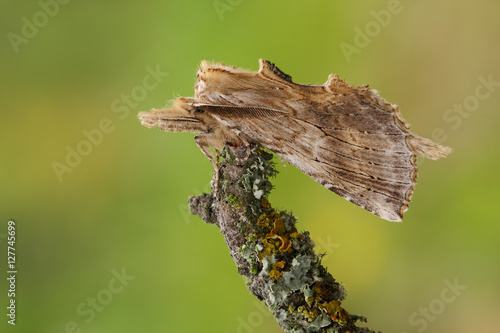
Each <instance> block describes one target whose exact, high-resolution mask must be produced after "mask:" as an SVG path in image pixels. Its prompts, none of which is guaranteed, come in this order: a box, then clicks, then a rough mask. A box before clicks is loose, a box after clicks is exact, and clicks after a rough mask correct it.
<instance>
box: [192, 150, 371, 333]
mask: <svg viewBox="0 0 500 333" xmlns="http://www.w3.org/2000/svg"><path fill="white" fill-rule="evenodd" d="M222 156H223V157H224V161H223V162H221V164H220V174H219V190H218V194H217V196H214V195H213V194H203V195H201V196H198V197H190V198H189V206H190V209H191V212H192V213H193V214H196V215H198V216H200V217H201V218H202V219H203V220H204V221H205V222H207V223H211V224H215V225H217V226H218V227H219V228H220V229H221V232H222V234H223V235H224V239H225V241H226V244H227V245H228V247H229V250H230V253H231V255H232V257H233V259H234V261H235V262H236V265H237V266H238V272H239V273H240V274H241V275H243V276H245V277H246V278H247V281H248V283H247V284H248V289H249V290H250V291H251V292H252V293H253V294H254V295H255V296H256V297H258V298H259V299H261V300H264V302H265V304H266V306H267V307H268V308H269V309H270V310H271V311H272V312H273V315H274V317H275V318H276V320H277V321H278V323H279V325H280V327H281V328H283V330H285V331H286V332H297V333H299V332H300V333H306V332H307V333H309V332H331V333H333V332H339V333H341V332H365V333H368V332H373V331H371V330H369V329H367V328H363V327H358V326H356V322H357V321H366V320H365V318H363V317H361V316H357V315H351V314H349V313H348V312H347V311H346V310H345V309H344V308H342V306H341V302H342V300H343V299H344V298H345V295H346V292H345V289H344V288H343V286H342V285H341V284H339V283H338V282H336V281H335V279H334V278H333V277H332V275H331V274H330V273H328V272H327V270H326V268H325V267H323V266H322V265H321V258H322V256H321V255H317V254H315V253H314V250H313V248H314V242H313V241H312V240H311V239H310V237H309V233H308V232H298V231H297V229H296V227H295V224H296V219H295V217H293V216H292V214H291V213H287V212H282V211H277V210H275V209H273V208H272V206H271V204H270V203H269V201H268V200H267V198H268V196H269V194H270V192H271V190H272V184H271V182H270V180H269V178H270V177H272V176H274V175H276V170H275V169H274V166H273V163H272V157H273V156H272V154H270V153H268V152H266V151H265V150H263V149H262V148H261V147H259V146H252V147H251V148H250V151H248V148H245V147H243V148H234V147H229V146H227V147H225V149H224V152H223V154H222Z"/></svg>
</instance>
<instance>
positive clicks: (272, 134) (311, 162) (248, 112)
mask: <svg viewBox="0 0 500 333" xmlns="http://www.w3.org/2000/svg"><path fill="white" fill-rule="evenodd" d="M203 109H205V110H206V111H207V112H209V113H210V114H211V115H212V116H213V117H214V118H215V119H217V120H218V121H220V122H221V123H222V124H224V125H225V126H227V127H228V128H230V129H236V130H238V131H239V132H241V133H243V134H244V135H245V136H246V137H248V138H249V139H250V140H253V141H255V142H258V143H259V144H261V145H262V146H264V147H266V148H267V149H269V150H272V151H274V152H275V153H276V154H277V155H279V156H280V158H282V159H283V160H285V161H287V162H288V163H290V164H293V165H294V166H296V167H297V168H298V169H300V170H301V171H303V172H304V173H306V174H307V175H309V176H310V177H311V178H313V179H314V180H316V181H317V182H318V183H320V184H321V185H323V186H324V187H326V188H328V189H329V190H331V191H333V192H335V193H337V194H339V195H340V196H342V197H344V198H345V199H347V200H349V201H351V202H353V203H354V204H356V205H358V206H361V207H363V208H364V209H366V210H368V211H370V212H372V213H374V214H376V215H378V216H380V217H382V218H384V219H387V220H390V221H401V219H402V216H403V213H404V211H406V209H407V207H408V203H409V201H410V199H411V194H412V192H413V187H414V185H415V177H416V176H415V172H416V168H415V166H414V159H415V157H414V154H413V152H411V151H410V150H409V149H408V147H407V145H406V143H405V133H404V132H403V131H401V130H399V133H397V130H396V129H395V130H394V133H390V134H384V133H378V132H375V133H370V132H365V131H362V129H361V128H359V129H350V128H346V127H345V125H344V124H343V122H342V121H341V119H342V118H343V117H344V116H346V115H343V116H334V115H332V116H330V117H329V119H328V120H323V121H321V123H322V124H328V126H327V127H328V128H325V127H322V126H319V125H318V124H316V123H313V122H308V121H305V120H301V119H296V118H294V117H291V116H289V115H288V114H287V113H286V112H283V111H279V110H272V109H266V108H246V107H234V106H223V105H218V106H214V105H212V106H203ZM372 128H373V127H372ZM387 147H389V148H390V149H387ZM414 170H415V172H414Z"/></svg>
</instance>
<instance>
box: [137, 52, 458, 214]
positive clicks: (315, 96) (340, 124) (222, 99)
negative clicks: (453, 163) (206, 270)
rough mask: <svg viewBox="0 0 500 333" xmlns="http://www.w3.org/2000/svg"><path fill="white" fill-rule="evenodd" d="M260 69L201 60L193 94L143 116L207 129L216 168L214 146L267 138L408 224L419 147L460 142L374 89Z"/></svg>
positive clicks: (345, 191)
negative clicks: (411, 119)
mask: <svg viewBox="0 0 500 333" xmlns="http://www.w3.org/2000/svg"><path fill="white" fill-rule="evenodd" d="M259 64H260V68H259V71H258V72H250V71H247V70H244V69H241V68H237V67H233V66H226V65H224V64H211V63H209V62H207V61H203V62H202V63H201V66H200V69H199V70H198V73H197V75H196V77H197V82H196V85H195V89H194V90H195V94H194V97H179V98H178V99H177V100H176V101H175V102H174V104H173V106H172V107H171V108H168V109H153V110H151V112H141V113H139V118H140V120H141V122H142V124H143V125H144V126H147V127H154V126H158V127H159V128H160V129H164V130H167V131H173V132H200V133H201V134H198V135H196V136H195V141H196V144H197V145H198V147H199V148H200V149H201V151H202V152H203V153H204V154H205V155H206V156H207V157H208V158H209V159H210V161H211V162H212V164H213V165H214V168H215V170H216V171H217V162H216V161H215V159H216V158H215V156H214V154H213V153H212V151H211V150H210V149H209V147H211V148H213V149H214V150H215V151H216V153H217V157H218V150H219V149H221V148H222V147H223V146H224V145H226V144H230V145H249V144H250V143H258V144H260V145H262V146H263V147H265V148H267V149H269V150H271V151H273V152H274V153H276V154H277V155H278V156H279V157H280V158H281V159H282V160H284V161H286V162H288V163H290V164H293V165H294V166H296V167H297V168H298V169H300V170H301V171H303V172H304V173H305V174H307V175H309V176H310V177H311V178H313V179H314V180H316V181H317V182H318V183H320V184H321V185H323V186H324V187H326V188H327V189H329V190H331V191H333V192H335V193H337V194H338V195H340V196H342V197H344V198H345V199H347V200H349V201H351V202H353V203H354V204H356V205H358V206H361V207H362V208H364V209H366V210H368V211H370V212H372V213H374V214H376V215H378V216H380V217H381V218H383V219H386V220H389V221H401V220H402V218H403V214H404V212H405V211H406V210H407V209H408V205H409V203H410V200H411V197H412V194H413V189H414V186H415V184H416V179H417V164H416V154H420V155H422V156H424V157H426V158H430V159H438V158H440V157H445V156H446V155H447V154H448V153H449V152H450V151H451V149H450V148H448V147H443V146H440V145H438V144H437V143H434V142H433V141H431V140H429V139H425V138H422V137H420V136H418V135H416V134H414V133H412V132H410V130H409V125H408V124H407V123H406V121H405V120H404V119H403V117H402V116H401V114H400V112H399V107H398V106H397V105H395V104H390V103H388V102H387V101H386V100H384V99H383V98H382V97H380V96H379V95H378V93H377V91H375V90H373V89H370V88H369V87H368V86H362V87H358V86H351V85H349V84H347V83H346V82H345V81H344V80H342V79H340V78H339V77H338V76H337V75H330V76H329V77H328V80H327V81H326V83H325V84H319V85H306V84H297V83H294V82H292V79H291V77H290V76H289V75H287V74H285V73H283V72H282V71H281V70H279V69H278V68H277V67H276V66H275V65H274V64H272V63H270V62H269V61H266V60H262V59H261V60H260V61H259Z"/></svg>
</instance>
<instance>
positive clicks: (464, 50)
mask: <svg viewBox="0 0 500 333" xmlns="http://www.w3.org/2000/svg"><path fill="white" fill-rule="evenodd" d="M42 3H52V4H53V1H52V2H51V1H48V0H47V1H46V2H42ZM224 4H225V7H220V8H219V9H216V7H215V5H218V6H223V5H224ZM393 6H395V7H393ZM50 8H51V10H52V11H53V17H50V16H48V15H46V14H45V17H46V18H47V20H45V21H44V14H43V12H42V14H40V12H41V11H42V7H41V6H40V4H39V3H37V2H36V1H22V2H21V1H12V0H9V1H2V2H1V3H0V22H1V23H0V37H1V42H0V106H1V112H2V113H1V119H0V136H1V141H0V160H1V163H0V248H1V253H2V254H1V255H0V268H1V276H2V279H1V281H0V295H1V296H0V300H1V303H0V304H1V307H0V308H1V309H3V310H1V311H0V312H1V316H0V318H1V323H0V330H1V331H2V332H15V331H17V332H43V333H49V332H52V333H59V332H72V331H75V332H77V331H78V330H81V332H89V333H90V332H228V333H229V332H245V333H248V332H280V328H279V327H278V325H277V324H276V323H275V321H274V319H273V318H272V317H271V316H269V315H268V313H267V312H266V309H265V308H264V307H263V306H262V305H257V303H256V301H255V299H254V297H253V296H252V295H251V294H250V293H249V292H248V291H247V290H246V287H245V285H244V281H243V280H242V279H241V277H239V275H238V274H237V271H236V267H235V264H234V263H233V261H232V259H231V258H230V256H229V252H228V249H227V248H226V245H225V243H224V240H223V238H222V236H221V235H220V233H219V231H218V229H217V228H215V227H213V226H210V225H205V224H204V223H203V222H202V221H201V220H200V219H199V218H197V217H194V216H190V215H189V213H188V211H187V205H186V201H187V198H188V196H189V195H196V194H200V193H202V192H203V191H206V190H207V188H208V184H209V181H210V179H211V172H212V167H211V165H210V163H209V161H208V160H207V159H206V158H205V157H204V156H203V154H202V153H201V152H200V151H199V150H198V148H197V147H196V145H195V143H194V141H193V135H192V134H189V133H188V134H180V133H164V132H161V131H159V130H157V129H146V128H144V127H142V126H141V125H140V123H139V121H138V120H137V117H136V114H137V113H138V112H139V111H143V110H149V109H150V108H153V107H163V106H165V105H168V103H169V101H170V100H172V99H173V98H175V97H177V96H192V95H193V87H194V82H195V73H196V69H197V66H198V64H199V63H200V61H201V60H203V59H207V60H212V61H221V62H224V63H226V64H230V65H236V66H238V67H243V68H247V69H251V70H257V69H258V59H259V58H264V59H269V60H271V61H272V62H275V63H276V64H277V65H278V66H279V67H280V68H281V69H282V70H283V71H284V72H285V73H287V74H290V75H292V77H293V79H294V81H295V82H300V83H323V82H325V81H326V79H327V76H328V74H330V73H337V74H338V75H339V76H340V77H342V78H344V79H346V80H347V81H348V82H350V83H352V84H356V85H361V84H366V83H369V84H370V86H371V87H372V88H375V89H377V90H379V91H380V92H381V95H382V96H383V97H384V98H386V99H387V100H388V101H390V102H392V103H397V104H398V105H399V106H400V107H401V111H402V114H403V116H404V117H405V119H406V120H407V121H408V122H409V123H411V124H412V130H413V131H415V132H416V133H418V134H420V135H422V136H425V137H429V138H434V139H435V140H437V141H440V143H443V144H445V145H448V146H451V147H452V148H453V149H454V152H453V153H452V154H451V155H450V156H449V157H448V158H447V159H444V160H441V161H439V162H434V161H428V160H427V161H424V162H422V160H421V161H420V162H422V163H420V164H421V166H420V177H419V185H418V186H417V188H416V191H415V195H414V198H413V202H412V205H411V206H410V210H409V211H408V212H407V214H406V216H405V220H404V222H403V223H390V222H387V221H384V220H381V219H379V218H377V217H376V216H374V215H372V214H370V213H368V212H366V211H364V210H363V209H361V208H359V207H357V206H355V205H352V204H351V203H349V202H347V201H346V200H343V199H342V198H340V197H338V196H336V195H334V194H332V193H331V192H329V191H328V190H326V189H324V188H322V187H321V186H320V185H318V184H317V183H315V182H314V181H313V180H312V179H310V178H309V177H307V176H305V175H304V174H302V173H301V172H299V171H298V170H297V169H295V168H294V167H293V166H288V167H286V168H283V167H281V166H279V170H280V174H279V175H278V177H277V178H276V179H275V181H274V183H275V185H276V189H275V190H274V192H273V194H272V195H271V202H272V204H273V205H274V206H275V207H277V208H282V209H287V210H290V209H292V210H293V212H294V214H295V215H296V216H297V217H298V219H299V224H298V227H299V229H300V230H309V231H310V232H311V236H312V238H313V240H315V241H316V243H317V244H318V247H319V249H318V250H320V251H323V252H326V253H327V256H326V257H325V258H324V261H323V262H324V264H325V265H326V266H327V267H328V268H329V270H330V272H331V273H332V274H333V275H334V277H335V278H337V279H338V280H339V281H341V282H342V283H344V284H345V285H346V287H347V289H348V291H349V293H348V296H347V300H346V301H345V303H344V305H345V307H346V309H347V310H348V311H350V312H352V313H361V314H363V315H365V316H367V317H368V326H369V327H370V328H372V329H375V330H381V331H383V332H408V333H410V332H419V331H420V332H424V331H426V332H443V331H446V332H455V333H457V332H472V331H475V332H493V331H497V330H498V326H499V325H500V319H499V318H500V241H499V239H500V237H499V236H500V233H499V232H500V223H499V222H500V213H499V209H498V205H499V204H498V201H499V200H498V199H499V194H498V193H499V191H498V186H499V184H500V182H499V181H500V179H499V176H498V175H499V172H498V165H499V162H500V157H499V154H498V150H499V148H498V147H499V142H500V140H499V139H500V134H499V129H498V124H499V123H500V113H499V112H498V111H499V107H498V105H499V103H500V89H499V88H500V87H499V86H498V84H497V85H496V86H493V87H491V90H492V91H488V90H487V89H486V88H484V87H480V88H478V86H480V81H479V79H478V78H479V77H483V78H485V79H488V77H491V80H492V81H495V82H499V81H500V66H499V61H498V59H500V43H499V35H500V20H499V17H498V16H499V15H498V14H499V13H500V4H499V3H498V2H496V1H487V0H479V1H474V2H471V1H456V0H455V1H452V0H447V1H430V0H427V1H423V0H421V1H411V0H402V1H401V2H400V4H399V5H397V3H395V1H394V0H387V1H367V0H363V1H326V0H318V1H307V2H306V1H296V0H295V1H294V0H292V1H245V0H231V1H230V0H221V1H215V2H214V1H194V0H191V1H182V2H181V1H178V2H173V1H170V2H167V1H163V2H162V1H147V0H145V1H140V2H123V1H106V2H103V1H70V2H68V3H67V4H60V5H59V8H58V9H57V12H56V8H55V7H53V6H52V7H49V9H50ZM388 9H392V10H393V11H394V13H392V14H391V16H390V19H389V18H388V17H387V16H385V21H382V23H383V24H382V23H377V21H376V19H375V16H377V15H375V16H374V14H373V13H374V12H375V13H381V12H380V11H384V10H385V12H382V13H387V10H388ZM372 11H374V12H372ZM380 15H382V14H380ZM380 15H379V16H380ZM23 17H24V18H26V19H25V20H23ZM380 17H381V18H384V16H383V15H382V16H380ZM380 17H379V19H381V18H380ZM34 20H35V21H34ZM27 21H28V22H31V23H33V22H38V25H39V27H38V28H37V29H38V31H36V32H33V31H31V32H30V31H28V30H29V29H28V28H24V30H25V31H24V32H25V33H28V35H29V33H31V35H29V36H30V38H26V40H23V42H22V43H20V44H16V43H13V42H12V40H11V39H12V38H13V37H12V36H14V35H13V34H15V35H17V36H19V38H24V37H22V36H23V26H24V25H25V24H26V22H27ZM365 28H368V29H369V30H368V31H369V34H370V35H371V36H372V37H369V40H366V39H365V40H360V39H359V38H358V40H356V41H355V38H356V35H357V34H359V33H358V32H357V31H359V30H357V29H360V30H365ZM26 29H28V30H26ZM370 29H372V30H370ZM9 36H10V39H9ZM17 40H18V41H19V39H17ZM356 42H357V44H356ZM342 43H347V44H350V45H352V46H356V45H357V46H358V50H357V51H358V52H357V53H353V54H351V55H350V56H348V57H346V55H345V54H344V53H343V52H342V50H341V47H340V45H341V44H342ZM363 43H364V44H363ZM342 45H345V44H342ZM16 50H17V51H18V52H16ZM148 66H149V67H150V68H152V69H155V68H157V67H158V68H159V69H160V70H161V71H162V72H168V76H165V77H162V78H161V82H159V84H158V86H157V87H156V88H155V89H151V90H147V91H146V92H147V94H146V95H137V94H139V92H140V91H141V88H140V87H141V86H142V85H143V79H144V78H145V77H146V75H148V71H147V69H146V68H147V67H148ZM148 82H153V81H148ZM138 87H139V88H138ZM476 89H479V91H480V92H481V93H483V95H481V96H482V97H484V98H483V99H482V100H478V99H475V97H474V95H475V94H476ZM142 91H144V90H142ZM132 92H135V96H136V98H135V100H132V101H131V103H130V104H129V105H127V104H124V102H122V101H121V98H122V96H124V95H131V93H132ZM486 93H488V96H487V97H485V96H484V94H486ZM116 100H118V102H116ZM475 101H478V104H474V102H475ZM113 103H119V104H116V105H115V107H113ZM464 103H466V104H467V103H469V104H467V105H468V106H467V105H466V106H467V107H468V109H470V111H468V110H467V109H465V108H463V110H464V111H463V112H462V113H455V112H454V111H453V107H454V105H455V104H457V105H463V104H464ZM117 105H119V106H121V107H122V109H120V110H121V111H120V112H114V111H117V109H116V107H117ZM123 107H124V108H123ZM450 110H451V111H450ZM103 119H104V122H105V123H106V121H107V122H108V125H109V127H110V128H108V133H103V137H102V140H101V142H98V141H99V140H98V141H96V142H98V144H96V145H92V146H90V148H89V147H88V146H87V150H88V151H87V152H88V154H87V155H88V156H83V157H82V159H81V161H79V163H76V162H75V161H73V162H75V164H77V165H76V166H74V167H72V168H71V172H69V171H68V172H64V173H63V174H62V175H60V176H61V177H60V178H61V179H59V178H58V176H57V174H56V172H55V171H54V162H57V163H61V164H66V157H67V156H66V155H67V154H68V151H67V149H68V147H69V148H70V149H77V147H78V145H80V146H81V147H80V148H81V149H84V148H85V147H84V148H82V147H83V146H82V145H85V144H84V143H82V142H84V141H85V140H86V137H85V135H84V131H92V130H94V129H96V128H99V124H100V123H101V122H102V121H103ZM106 119H108V120H106ZM89 149H90V150H91V151H90V150H89ZM9 219H14V220H15V222H16V226H17V242H16V251H17V269H18V276H17V294H16V302H17V317H16V319H17V321H16V323H17V324H16V326H15V327H12V326H11V325H8V324H7V323H6V322H7V317H6V315H5V313H6V309H5V307H6V306H7V305H8V303H7V302H8V298H7V289H8V285H7V283H6V280H5V277H6V270H7V268H6V261H7V258H6V257H7V255H6V239H5V236H6V232H7V222H8V221H9ZM122 269H124V271H125V272H126V274H127V275H128V276H130V277H134V279H133V280H129V281H127V282H126V283H127V285H125V286H123V285H120V283H118V282H117V281H116V280H114V275H113V271H115V272H122ZM445 281H448V282H449V283H452V284H453V283H454V281H456V282H457V283H458V284H459V285H461V286H466V287H467V288H466V289H465V290H460V291H458V292H457V294H458V295H454V294H453V293H452V292H450V291H449V290H447V289H446V288H447V284H446V282H445ZM110 284H111V285H110ZM120 286H121V287H122V288H118V287H120ZM117 289H120V292H116V291H117ZM110 290H114V291H115V292H116V293H111V292H110ZM110 295H111V298H109V296H110ZM452 296H453V297H452ZM96 297H100V299H101V301H102V302H104V303H106V304H105V305H103V306H102V308H100V312H98V311H96V312H95V316H94V317H92V318H91V315H90V313H89V312H86V313H87V314H85V315H81V313H80V314H79V313H78V312H77V309H78V308H80V310H82V309H84V310H87V311H89V309H91V308H90V307H89V306H88V305H86V302H87V301H88V298H96ZM442 297H445V298H444V299H445V300H446V301H447V302H446V303H445V302H443V298H442ZM82 304H83V305H82ZM429 306H430V311H429V315H428V317H427V319H424V318H426V317H424V316H423V315H421V314H420V311H425V310H422V309H425V308H426V307H429ZM412 318H413V319H412ZM72 322H74V323H75V324H72ZM72 325H76V328H74V327H72Z"/></svg>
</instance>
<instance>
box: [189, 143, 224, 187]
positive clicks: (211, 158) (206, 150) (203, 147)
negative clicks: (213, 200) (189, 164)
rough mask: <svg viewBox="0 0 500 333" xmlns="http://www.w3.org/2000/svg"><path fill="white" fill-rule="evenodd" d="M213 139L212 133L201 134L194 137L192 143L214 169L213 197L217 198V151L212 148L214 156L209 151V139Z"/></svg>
mask: <svg viewBox="0 0 500 333" xmlns="http://www.w3.org/2000/svg"><path fill="white" fill-rule="evenodd" d="M213 137H214V135H213V133H202V134H198V135H196V136H195V137H194V141H195V142H196V145H197V146H198V148H200V150H201V152H202V153H203V154H204V155H205V156H206V157H207V158H208V160H209V161H210V163H212V166H213V167H214V172H215V176H214V181H215V185H214V195H215V196H217V192H218V189H219V150H218V149H216V148H214V150H215V156H214V153H212V151H211V150H210V141H211V139H212V140H213Z"/></svg>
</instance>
